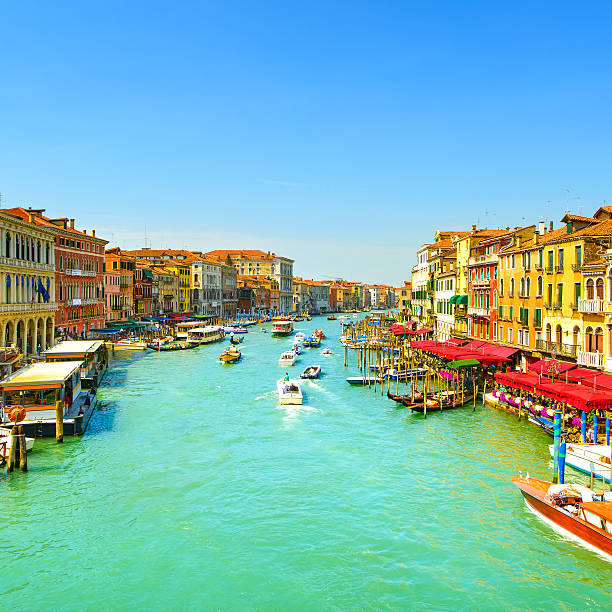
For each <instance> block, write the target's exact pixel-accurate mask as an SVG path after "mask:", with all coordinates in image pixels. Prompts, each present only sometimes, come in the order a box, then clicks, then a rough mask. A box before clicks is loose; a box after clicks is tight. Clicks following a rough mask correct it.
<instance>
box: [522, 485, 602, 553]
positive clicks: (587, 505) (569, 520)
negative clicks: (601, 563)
mask: <svg viewBox="0 0 612 612" xmlns="http://www.w3.org/2000/svg"><path fill="white" fill-rule="evenodd" d="M512 482H513V483H514V484H515V485H516V486H517V487H518V488H519V489H520V491H521V493H522V494H523V499H524V500H525V503H526V504H527V507H528V508H529V509H530V510H531V511H532V512H533V513H534V514H535V515H536V516H537V517H538V518H540V519H541V520H543V521H544V522H545V523H546V524H548V525H549V526H550V527H552V528H553V529H555V531H558V532H561V533H562V534H563V535H565V536H567V537H569V538H571V539H572V540H574V541H576V542H578V543H579V544H582V545H583V546H585V547H587V548H589V549H591V550H595V552H597V553H599V554H601V555H603V556H604V557H605V558H606V559H608V560H612V503H611V502H612V495H611V494H610V493H609V492H608V493H602V494H597V493H594V492H593V491H592V490H591V489H589V488H588V487H583V486H581V485H577V484H552V483H550V482H548V481H546V480H540V479H539V478H532V477H530V476H529V475H528V474H527V476H523V475H522V474H521V475H520V476H515V477H514V478H513V479H512Z"/></svg>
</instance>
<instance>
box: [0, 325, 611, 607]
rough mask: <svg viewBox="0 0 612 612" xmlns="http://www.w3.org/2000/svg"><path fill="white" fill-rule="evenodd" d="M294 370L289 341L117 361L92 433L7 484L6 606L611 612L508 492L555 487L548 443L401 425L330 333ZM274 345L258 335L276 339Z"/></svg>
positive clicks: (399, 413)
mask: <svg viewBox="0 0 612 612" xmlns="http://www.w3.org/2000/svg"><path fill="white" fill-rule="evenodd" d="M316 327H318V328H322V329H324V330H325V332H326V333H327V335H328V339H327V340H326V341H325V342H324V343H323V346H329V347H331V348H332V350H333V351H334V355H332V356H322V355H321V349H305V350H304V353H303V356H302V357H301V359H300V361H298V363H297V364H296V365H295V366H294V367H293V368H291V369H290V370H291V373H292V374H293V373H295V374H298V373H299V372H300V371H302V369H303V368H304V367H306V365H309V364H315V363H318V364H321V365H322V367H323V376H322V377H321V379H320V380H317V381H312V382H307V383H305V385H304V391H305V405H304V406H303V407H282V408H281V407H279V406H278V405H277V398H276V394H275V391H274V390H275V383H276V380H277V379H278V378H279V377H280V376H281V375H283V374H284V373H285V371H286V370H287V369H288V368H280V367H279V366H278V365H277V359H278V357H279V355H280V353H281V352H282V351H283V350H284V349H285V348H288V347H289V346H290V344H291V340H290V339H288V338H279V339H274V338H272V337H271V336H270V334H269V333H267V334H264V333H262V332H260V327H259V326H258V327H251V328H250V331H249V333H248V334H247V335H246V338H245V341H244V343H243V346H242V347H241V348H242V351H243V355H244V358H243V360H242V362H240V363H239V364H236V365H223V364H221V363H220V362H219V361H218V355H219V354H220V352H221V350H222V348H223V345H222V344H220V343H218V344H214V345H209V346H205V347H200V348H198V349H195V350H192V351H185V352H177V353H170V354H168V353H166V354H164V353H162V354H155V353H147V354H140V355H135V354H132V355H128V354H123V355H121V356H117V358H116V359H115V360H114V362H113V366H112V368H111V369H110V371H109V373H108V375H107V377H106V379H105V382H104V384H103V387H102V388H101V390H100V400H101V404H100V408H99V409H98V410H97V412H96V413H95V416H94V418H93V420H92V422H91V424H90V427H89V430H88V432H87V434H86V435H85V436H83V437H82V438H78V439H67V440H66V442H65V443H64V444H63V445H56V444H55V442H54V441H53V440H43V441H40V440H38V441H37V442H36V448H35V452H34V453H33V454H32V455H31V456H30V471H29V472H28V473H27V474H14V475H12V476H10V477H7V476H5V475H3V477H2V483H1V486H2V494H1V497H0V499H1V500H2V516H3V527H4V528H3V534H2V538H1V543H0V546H1V549H2V554H1V565H0V567H1V569H2V580H1V582H0V585H1V586H0V593H1V599H0V601H1V604H0V605H1V607H2V608H3V609H9V608H19V609H22V610H40V609H42V608H45V609H61V610H84V609H85V610H128V609H146V610H167V609H171V608H172V609H176V610H200V609H222V610H242V609H253V610H319V609H333V610H345V609H349V608H352V609H355V608H359V609H383V610H384V609H389V610H398V609H411V608H417V607H426V608H430V609H436V610H444V609H447V610H449V609H457V608H459V609H465V608H468V609H469V608H471V609H474V608H478V609H482V610H487V609H489V610H495V609H500V608H507V609H517V610H518V609H525V608H547V609H550V608H552V607H558V608H560V609H562V610H569V609H576V608H579V607H584V606H587V607H592V608H600V607H608V606H609V605H610V604H611V603H612V596H611V592H612V589H611V588H610V584H611V581H610V565H609V564H608V563H607V562H606V561H604V560H602V559H601V558H600V557H598V556H597V555H595V554H594V553H592V552H589V551H587V550H584V549H582V548H580V547H579V546H577V545H575V544H573V543H570V542H567V541H565V540H563V539H562V538H561V537H560V536H558V535H556V534H555V533H554V532H552V531H551V530H550V529H549V528H548V527H547V526H546V525H544V524H543V523H541V522H540V521H539V520H538V519H537V518H535V517H534V516H533V515H532V514H530V513H529V512H528V511H527V510H526V508H525V506H524V504H523V502H522V498H521V496H520V494H519V493H518V491H517V490H516V489H515V488H514V487H513V485H512V484H511V482H510V478H511V477H512V476H513V475H515V474H516V473H517V472H518V471H519V470H527V471H529V473H530V474H532V475H537V476H543V477H548V476H550V475H551V467H550V462H549V458H548V452H547V449H546V445H547V444H548V443H549V442H550V439H549V438H548V437H547V436H546V435H544V434H543V433H541V432H540V431H539V430H537V429H536V428H535V427H533V426H532V425H529V424H527V423H524V422H520V423H519V422H517V419H516V418H515V417H512V416H510V415H507V414H505V413H503V412H499V411H496V410H494V409H490V408H486V407H483V406H482V405H478V406H477V408H476V410H475V411H474V410H472V408H471V407H469V408H462V409H458V410H455V411H450V412H447V413H444V414H439V413H432V414H430V415H429V416H428V418H427V420H426V421H424V420H423V417H422V415H411V414H410V413H409V411H407V410H406V409H397V407H396V405H395V403H393V402H391V401H390V400H388V399H387V398H384V397H381V396H380V395H376V394H375V393H374V391H373V390H368V389H363V388H357V387H350V386H349V385H348V384H347V383H346V382H345V380H344V379H345V377H346V376H347V375H350V374H353V375H355V374H357V373H358V369H357V366H356V363H355V360H354V356H353V363H351V365H350V367H349V368H348V369H345V368H344V367H343V352H342V350H341V347H340V345H339V344H338V341H337V340H338V337H339V335H340V324H339V321H327V320H326V319H325V318H324V317H315V318H314V319H313V321H312V322H303V323H298V324H297V325H296V328H297V329H298V330H300V329H301V330H303V331H305V332H306V333H309V332H311V331H312V330H314V329H315V328H316ZM268 329H269V327H268Z"/></svg>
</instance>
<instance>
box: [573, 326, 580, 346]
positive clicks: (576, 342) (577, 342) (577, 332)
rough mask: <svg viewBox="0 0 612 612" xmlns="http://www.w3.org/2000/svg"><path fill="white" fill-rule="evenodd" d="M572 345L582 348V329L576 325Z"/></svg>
mask: <svg viewBox="0 0 612 612" xmlns="http://www.w3.org/2000/svg"><path fill="white" fill-rule="evenodd" d="M572 344H573V345H574V346H580V328H579V327H578V326H577V325H575V326H574V329H573V330H572Z"/></svg>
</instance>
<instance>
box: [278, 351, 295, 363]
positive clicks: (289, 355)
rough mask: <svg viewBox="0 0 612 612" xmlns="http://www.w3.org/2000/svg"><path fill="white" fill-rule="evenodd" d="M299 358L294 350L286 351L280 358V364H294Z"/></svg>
mask: <svg viewBox="0 0 612 612" xmlns="http://www.w3.org/2000/svg"><path fill="white" fill-rule="evenodd" d="M296 360H297V355H296V354H295V353H294V352H293V351H285V352H284V353H283V354H282V355H281V356H280V357H279V359H278V365H290V366H292V365H293V364H294V363H295V362H296Z"/></svg>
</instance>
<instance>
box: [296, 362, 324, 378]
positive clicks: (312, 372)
mask: <svg viewBox="0 0 612 612" xmlns="http://www.w3.org/2000/svg"><path fill="white" fill-rule="evenodd" d="M320 374H321V366H318V365H311V366H308V367H307V368H306V369H305V370H304V371H303V372H302V373H301V374H300V378H310V379H313V378H319V375H320Z"/></svg>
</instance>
